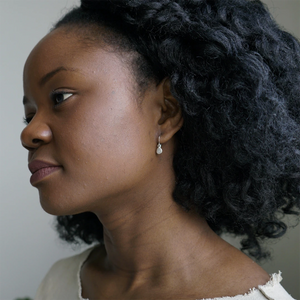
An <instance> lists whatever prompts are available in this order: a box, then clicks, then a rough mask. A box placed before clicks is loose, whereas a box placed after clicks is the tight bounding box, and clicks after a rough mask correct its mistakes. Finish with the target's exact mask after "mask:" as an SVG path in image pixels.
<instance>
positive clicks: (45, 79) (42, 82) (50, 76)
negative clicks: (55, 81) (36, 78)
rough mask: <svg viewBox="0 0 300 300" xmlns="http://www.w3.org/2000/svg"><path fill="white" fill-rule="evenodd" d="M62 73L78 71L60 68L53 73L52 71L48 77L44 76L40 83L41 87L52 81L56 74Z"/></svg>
mask: <svg viewBox="0 0 300 300" xmlns="http://www.w3.org/2000/svg"><path fill="white" fill-rule="evenodd" d="M61 71H76V70H75V69H72V68H66V67H63V66H61V67H58V68H56V69H54V70H52V71H50V72H49V73H47V74H46V75H44V76H43V77H42V78H41V80H40V82H39V85H40V86H42V85H44V84H45V83H46V82H47V81H48V80H50V79H51V78H52V77H53V76H54V75H55V74H57V73H59V72H61Z"/></svg>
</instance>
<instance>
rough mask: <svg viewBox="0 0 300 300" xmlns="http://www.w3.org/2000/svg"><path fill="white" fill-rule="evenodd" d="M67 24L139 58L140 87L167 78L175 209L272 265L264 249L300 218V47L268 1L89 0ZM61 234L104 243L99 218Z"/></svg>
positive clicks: (61, 228) (75, 220) (64, 227)
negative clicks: (173, 126) (174, 127)
mask: <svg viewBox="0 0 300 300" xmlns="http://www.w3.org/2000/svg"><path fill="white" fill-rule="evenodd" d="M69 25H70V26H69ZM60 27H64V28H66V29H67V30H68V28H69V30H75V29H74V28H76V29H78V35H79V36H80V38H81V39H82V38H83V39H86V41H87V40H88V41H89V42H92V43H93V42H97V41H100V40H102V41H104V42H105V43H106V44H107V45H110V46H113V47H114V48H115V49H116V51H125V52H131V53H134V54H135V55H133V58H132V61H131V65H132V67H133V69H134V73H135V74H136V78H137V83H138V84H139V86H140V87H141V88H142V89H144V88H145V87H146V86H147V84H148V83H149V82H150V81H152V82H153V81H155V82H156V83H159V82H161V80H162V79H164V78H169V80H170V84H171V91H172V93H173V95H174V97H175V98H176V99H177V100H178V102H179V104H180V106H181V109H182V114H183V118H184V124H183V126H182V128H181V130H180V131H179V132H178V133H177V134H176V138H177V140H178V148H177V149H176V152H175V155H174V160H173V167H174V170H175V174H176V187H175V189H174V192H173V197H174V200H175V201H176V202H177V203H178V204H179V205H181V206H182V207H184V208H185V209H186V210H196V211H197V212H198V213H199V214H200V215H201V216H204V217H205V219H206V220H207V222H208V224H209V225H210V227H211V228H212V229H213V230H214V231H215V232H216V233H218V234H221V233H226V232H227V233H232V234H234V235H237V236H242V237H243V239H242V240H241V250H242V251H245V252H246V253H247V254H248V255H250V256H252V257H254V258H256V259H257V260H260V259H263V258H266V257H268V256H269V252H268V251H266V250H265V249H264V248H263V247H262V246H261V242H262V240H264V239H266V238H278V237H280V236H282V235H283V234H284V233H285V232H286V229H287V225H286V224H285V223H284V222H283V221H282V218H283V217H284V215H285V214H294V215H299V210H300V44H299V42H298V41H297V40H296V39H295V38H294V37H293V36H292V35H290V34H289V33H287V32H285V31H284V30H282V29H281V28H280V27H279V26H278V25H277V24H276V22H275V21H274V20H273V18H272V17H271V15H270V13H269V12H268V10H267V9H266V7H265V6H264V5H263V4H262V3H261V2H260V1H259V0H157V1H155V0H99V1H97V0H82V1H81V7H77V8H73V9H72V10H71V11H70V12H69V13H67V14H66V15H65V16H64V17H63V18H62V19H61V20H60V21H59V22H58V23H57V24H56V25H55V27H54V29H53V30H55V29H56V28H60ZM56 228H57V230H58V232H59V235H60V237H61V238H62V239H64V240H66V241H68V242H71V243H79V242H82V241H83V242H85V243H87V244H91V243H93V242H100V243H101V242H102V241H103V230H102V229H103V228H102V224H101V223H100V221H99V220H98V218H97V217H96V216H95V215H94V214H93V213H91V212H85V213H81V214H78V215H72V216H59V217H57V223H56Z"/></svg>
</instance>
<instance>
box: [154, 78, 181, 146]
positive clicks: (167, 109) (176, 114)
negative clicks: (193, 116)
mask: <svg viewBox="0 0 300 300" xmlns="http://www.w3.org/2000/svg"><path fill="white" fill-rule="evenodd" d="M163 92H164V101H163V103H162V110H161V118H160V119H159V121H158V124H159V125H160V130H161V143H165V142H167V141H168V140H169V139H171V138H172V137H173V136H174V134H175V133H176V132H177V131H178V130H179V129H180V128H181V127H182V125H183V118H182V111H181V107H180V105H179V103H178V101H177V99H176V98H175V97H174V96H173V95H172V93H171V89H170V81H169V79H165V80H164V82H163Z"/></svg>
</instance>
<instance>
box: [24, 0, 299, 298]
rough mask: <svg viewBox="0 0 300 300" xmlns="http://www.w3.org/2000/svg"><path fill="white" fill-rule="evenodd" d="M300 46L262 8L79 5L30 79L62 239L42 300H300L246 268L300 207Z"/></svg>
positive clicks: (42, 172)
mask: <svg viewBox="0 0 300 300" xmlns="http://www.w3.org/2000/svg"><path fill="white" fill-rule="evenodd" d="M299 87H300V46H299V42H298V41H297V40H296V39H295V38H293V37H292V36H291V35H290V34H288V33H286V32H284V31H282V30H280V29H279V28H278V26H277V25H276V24H275V23H274V21H273V20H272V18H271V17H270V14H269V13H268V12H267V11H266V9H265V7H264V6H263V4H262V3H261V2H260V1H249V0H215V1H211V0H191V1H186V0H185V1H184V0H176V1H170V0H160V1H153V0H148V1H141V0H125V1H124V0H122V1H120V0H110V1H108V0H104V1H103V0H102V1H95V0H93V1H91V0H89V1H88V0H83V1H82V3H81V7H78V8H74V9H73V10H72V11H70V12H69V13H68V14H67V15H66V16H64V17H63V18H62V19H61V20H60V21H59V22H58V23H57V24H56V25H55V27H54V28H53V30H52V31H51V32H50V33H49V34H48V35H46V36H45V37H44V38H43V39H42V40H41V41H40V42H39V43H38V44H37V46H36V47H35V48H34V49H33V51H32V52H31V54H30V55H29V57H28V59H27V61H26V64H25V67H24V95H25V96H24V107H25V121H26V123H27V124H28V125H27V126H26V128H25V129H24V130H23V132H22V135H21V139H22V144H23V146H24V147H25V148H26V149H27V150H28V151H29V158H28V160H29V169H30V171H31V172H32V176H31V180H30V181H31V184H32V185H33V186H35V187H36V188H38V190H39V195H40V201H41V205H42V207H43V208H44V210H45V211H47V212H48V213H50V214H53V215H57V216H58V217H57V229H58V231H59V233H60V236H61V238H63V239H65V240H67V241H69V242H80V241H84V242H85V243H87V244H91V243H96V245H95V246H93V247H92V248H90V249H88V250H86V251H85V252H83V253H82V254H80V255H77V256H74V257H71V258H68V259H65V260H62V261H59V262H57V263H56V264H55V265H54V266H53V267H52V268H51V270H50V271H49V273H48V274H47V276H46V277H45V279H44V280H43V282H42V284H41V286H40V287H39V290H38V293H37V296H36V299H83V298H88V299H90V300H92V299H219V298H221V297H225V298H224V299H228V298H226V297H229V299H230V297H233V299H247V300H250V299H251V300H254V299H292V298H291V296H289V294H288V293H287V292H286V291H285V290H284V289H283V288H282V286H281V285H280V280H281V276H280V273H279V274H273V275H272V276H271V278H270V276H269V275H268V274H267V273H266V272H265V271H264V270H263V269H262V268H260V267H259V266H258V265H257V264H256V263H254V262H253V261H252V260H251V259H250V258H249V257H248V256H246V255H245V254H244V253H242V252H241V251H239V250H236V249H235V248H233V247H232V246H231V245H229V244H227V243H226V242H225V241H223V240H222V239H221V238H220V237H219V236H218V234H220V233H222V232H230V233H234V234H236V235H242V236H245V239H244V240H243V241H242V250H243V251H244V252H246V253H247V254H248V255H249V256H250V257H251V256H252V257H254V258H256V259H262V258H265V257H267V256H268V252H267V251H266V250H264V249H263V248H262V247H261V245H260V242H261V240H262V239H265V238H277V237H280V236H282V235H283V234H284V233H285V231H286V225H285V224H284V223H283V222H282V221H280V220H279V217H280V216H281V215H282V214H295V215H299V208H300V183H299V178H300V139H299V136H300V105H299V104H300V103H299V102H300V100H299V99H300V97H299V96H300V88H299Z"/></svg>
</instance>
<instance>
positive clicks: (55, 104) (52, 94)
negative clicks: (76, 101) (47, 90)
mask: <svg viewBox="0 0 300 300" xmlns="http://www.w3.org/2000/svg"><path fill="white" fill-rule="evenodd" d="M58 95H63V99H62V100H61V101H59V102H57V101H56V100H57V99H56V97H57V96H58ZM65 95H67V98H66V99H65V98H64V96H65ZM71 96H73V93H70V92H65V91H53V92H52V93H51V95H50V98H51V101H52V102H53V103H54V107H57V106H59V105H61V104H62V103H63V102H64V101H66V100H67V99H68V98H70V97H71ZM32 118H33V117H24V118H23V122H24V123H25V125H28V124H29V123H30V121H31V120H32Z"/></svg>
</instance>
